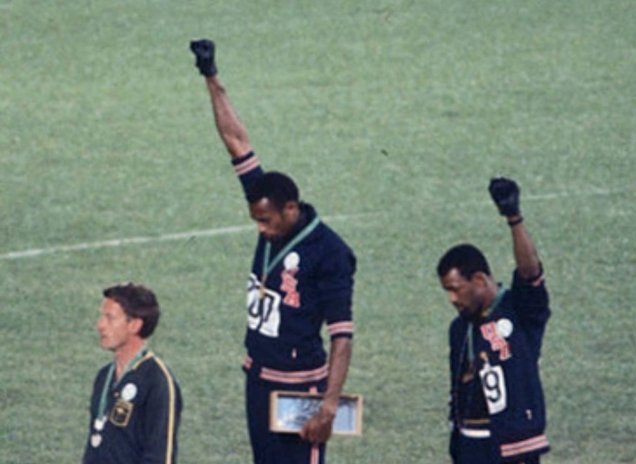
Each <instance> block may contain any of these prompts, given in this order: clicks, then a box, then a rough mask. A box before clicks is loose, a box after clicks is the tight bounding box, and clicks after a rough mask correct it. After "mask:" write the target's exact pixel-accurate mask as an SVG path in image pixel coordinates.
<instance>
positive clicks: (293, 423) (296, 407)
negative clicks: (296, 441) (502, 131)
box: [269, 390, 362, 436]
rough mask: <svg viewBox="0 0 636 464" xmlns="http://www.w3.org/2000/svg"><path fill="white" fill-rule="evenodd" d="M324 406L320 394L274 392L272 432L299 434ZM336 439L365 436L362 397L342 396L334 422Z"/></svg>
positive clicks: (270, 418)
mask: <svg viewBox="0 0 636 464" xmlns="http://www.w3.org/2000/svg"><path fill="white" fill-rule="evenodd" d="M321 404H322V395H321V394H319V393H306V392H293V391H281V390H276V391H273V392H272V393H271V395H270V399H269V406H270V407H269V429H270V430H271V431H272V432H283V433H299V432H300V430H301V429H302V428H303V425H304V424H305V422H307V420H309V418H310V417H312V416H313V415H314V414H316V412H318V409H320V405H321ZM333 434H334V435H353V436H356V435H362V396H361V395H341V396H340V400H339V401H338V409H337V411H336V417H335V419H334V421H333Z"/></svg>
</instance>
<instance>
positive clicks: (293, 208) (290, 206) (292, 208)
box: [283, 200, 300, 215]
mask: <svg viewBox="0 0 636 464" xmlns="http://www.w3.org/2000/svg"><path fill="white" fill-rule="evenodd" d="M283 210H284V211H285V213H286V214H288V215H293V214H296V213H297V212H298V211H299V210H300V206H299V205H298V202H297V201H292V200H290V201H288V202H287V203H285V206H283Z"/></svg>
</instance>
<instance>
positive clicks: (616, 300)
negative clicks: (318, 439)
mask: <svg viewBox="0 0 636 464" xmlns="http://www.w3.org/2000/svg"><path fill="white" fill-rule="evenodd" d="M635 24H636V5H635V4H634V2H632V1H631V0H615V1H609V0H601V1H599V0H594V1H592V0H572V1H552V0H536V1H532V2H520V1H512V0H491V1H485V0H476V1H469V0H444V1H442V0H422V1H415V0H408V1H407V0H403V1H398V0H394V1H391V0H385V1H378V0H360V1H356V2H353V1H344V2H343V1H334V0H325V1H321V2H313V1H309V0H296V1H282V0H279V1H274V0H265V1H262V2H251V1H245V0H241V1H231V2H230V1H202V0H195V1H188V2H172V1H165V0H163V1H162V0H152V1H151V0H138V1H135V2H123V1H119V0H111V1H104V0H87V1H81V2H69V1H58V2H45V1H41V0H40V1H36V0H24V1H19V0H0V239H1V244H0V343H1V355H0V462H2V463H6V464H25V463H38V464H45V463H71V462H79V461H80V459H81V455H82V452H83V447H84V444H85V440H86V438H87V425H88V413H87V407H88V400H89V396H90V390H91V386H92V381H93V377H94V375H95V373H96V371H97V369H98V368H99V367H100V366H101V365H103V364H105V363H106V362H108V360H109V353H107V352H103V351H101V350H100V348H99V346H98V340H97V336H96V332H95V330H94V324H95V321H96V317H97V312H98V307H99V303H100V300H101V297H100V291H101V289H102V288H104V287H105V286H107V285H110V284H112V283H114V282H119V281H126V280H134V281H137V282H143V283H146V284H148V285H150V286H151V287H152V288H154V289H155V290H156V291H157V293H158V296H159V299H160V301H161V303H162V306H163V308H164V315H163V317H162V321H161V324H160V327H159V329H158V332H157V333H156V335H155V336H154V337H153V342H152V346H153V347H154V349H155V351H157V352H158V353H159V354H160V355H162V357H163V358H164V359H165V360H166V361H167V362H168V364H169V365H170V366H171V367H172V369H173V371H174V372H175V373H176V375H177V377H178V379H179V381H180V383H181V386H182V390H183V395H184V400H185V410H184V413H183V416H182V427H181V433H180V443H179V445H180V462H182V463H186V464H187V463H246V462H249V459H250V450H249V445H248V441H247V436H246V432H245V423H244V418H243V403H242V385H243V375H242V373H241V371H240V369H239V365H240V362H241V360H242V356H243V349H242V337H243V331H244V325H245V316H244V311H243V303H244V288H243V287H244V282H245V279H246V276H247V274H246V273H247V271H248V268H249V263H250V260H251V255H252V250H253V246H254V239H255V231H254V230H248V231H246V232H240V233H236V234H229V235H220V236H215V237H196V236H193V237H191V238H190V239H187V240H174V241H153V242H149V243H140V244H129V245H123V246H120V247H105V248H90V249H87V250H83V251H65V252H58V253H51V254H45V255H40V256H34V257H16V256H15V255H12V254H11V253H14V252H21V251H26V250H31V249H40V248H45V249H48V248H51V247H58V246H64V245H76V244H82V243H94V242H99V241H103V240H115V239H125V238H130V237H140V236H143V237H157V238H158V237H161V236H163V235H165V234H172V233H181V232H189V231H197V230H207V229H214V228H219V227H226V226H234V225H249V218H248V216H247V213H246V208H245V205H244V202H243V198H242V196H241V192H240V188H239V185H238V182H237V181H236V179H235V178H234V175H233V173H232V170H231V168H230V166H229V163H228V157H227V155H226V154H225V153H224V149H223V147H222V145H221V143H220V141H219V140H218V138H217V136H216V133H215V132H214V128H213V123H212V117H211V111H210V106H209V102H208V99H207V94H206V92H205V88H204V85H203V83H202V80H201V78H200V76H198V74H197V71H196V70H195V69H194V67H193V58H192V56H191V55H190V52H189V51H188V42H189V40H190V39H192V38H198V37H203V36H208V37H212V38H214V39H215V41H216V42H217V46H218V60H217V61H218V65H219V68H220V71H221V77H222V79H223V80H224V82H225V84H226V86H227V88H228V92H229V94H230V96H231V98H232V99H233V102H234V104H235V106H236V107H237V109H238V111H239V113H240V114H241V117H242V119H243V121H244V122H245V123H246V125H247V126H248V128H249V131H250V136H251V139H252V143H253V145H254V146H255V147H256V150H257V152H258V154H259V155H260V157H261V159H262V160H263V162H264V164H265V166H266V167H268V168H273V169H278V170H283V171H286V172H288V173H290V174H291V175H292V176H294V177H295V178H296V179H297V181H298V183H299V185H300V187H301V191H302V194H303V197H304V198H305V199H307V200H309V201H311V202H312V203H314V205H315V206H316V207H317V209H318V210H319V212H320V213H321V215H322V216H323V217H326V218H330V217H331V218H333V219H332V220H331V221H329V222H330V223H331V224H332V225H333V226H334V228H336V229H337V230H338V231H339V232H340V233H341V234H342V235H343V236H344V237H345V238H346V239H347V240H348V242H349V243H350V244H351V245H352V247H353V248H354V249H355V250H356V252H357V255H358V258H359V272H358V274H357V284H356V295H355V319H356V324H357V333H356V338H355V354H354V359H353V363H352V368H351V371H350V375H349V379H348V382H347V386H346V390H347V391H350V392H356V393H361V394H363V395H364V397H365V417H364V421H365V423H364V435H363V436H362V437H361V438H342V437H335V438H334V439H333V440H332V441H331V442H330V451H329V457H330V459H329V462H331V463H344V464H348V463H363V462H365V463H446V462H448V458H447V454H446V449H447V426H446V401H447V393H448V375H447V340H446V334H447V327H448V324H449V322H450V320H451V319H452V317H453V314H454V313H453V310H452V308H451V307H450V305H448V303H447V302H446V299H445V295H444V294H443V292H442V291H441V289H440V288H439V285H438V283H437V280H436V277H435V274H434V267H435V265H436V263H437V259H438V258H439V256H440V255H441V254H442V253H443V252H444V251H445V250H446V249H447V248H448V247H449V246H451V245H453V244H455V243H457V242H460V241H471V242H473V243H475V244H477V245H478V246H480V247H481V248H482V249H483V250H484V251H485V252H486V254H487V255H488V257H489V258H490V261H491V265H492V268H493V271H494V273H495V275H496V276H497V277H498V278H499V279H501V280H503V281H508V280H509V276H510V272H511V270H512V266H513V261H512V255H511V249H510V240H509V233H508V231H507V228H506V226H505V224H504V223H503V221H502V219H501V218H500V217H499V216H498V215H497V213H496V210H495V208H494V207H493V206H492V204H491V203H490V200H489V198H488V194H487V190H486V186H487V182H488V179H489V178H490V177H491V176H494V175H507V176H511V177H514V178H515V179H517V180H518V181H519V183H520V184H521V187H522V207H523V210H524V213H525V216H526V223H527V225H528V227H529V229H530V231H531V233H532V235H533V237H534V238H535V240H536V242H537V246H538V248H539V250H540V254H541V257H542V259H543V262H544V266H545V269H546V272H547V277H548V284H549V288H550V290H551V297H552V306H553V310H554V315H553V318H552V320H551V321H550V324H549V328H548V331H547V334H546V337H545V342H544V350H543V353H544V356H543V359H542V370H543V379H544V387H545V390H546V396H547V401H548V408H549V411H548V412H549V428H548V434H549V437H550V439H551V442H552V445H553V451H552V453H551V454H550V455H548V456H547V457H546V458H545V462H547V463H548V464H550V463H552V464H556V463H559V464H564V463H565V464H569V463H572V464H573V463H577V464H578V463H601V462H602V463H610V462H611V463H633V462H636V440H635V439H634V436H635V434H636V425H634V424H635V422H634V417H635V416H636V402H635V401H634V397H635V395H636V388H635V386H634V385H635V384H636V369H635V368H634V361H633V353H634V351H635V349H636V338H635V335H634V334H635V333H636V314H635V311H634V308H633V307H632V305H633V304H634V300H636V292H635V290H634V285H633V276H634V267H635V265H636V258H635V256H636V245H635V243H634V226H635V225H636V220H635V218H634V207H633V204H634V201H635V200H636V190H635V188H634V181H635V179H636V176H635V174H634V173H635V171H636V170H635V169H634V168H635V162H634V161H635V151H636V150H635V148H636V138H635V136H634V134H635V133H636V131H635V129H636V118H635V115H636V111H635V110H634V102H635V101H636V85H635V84H634V76H635V75H636V27H634V26H635Z"/></svg>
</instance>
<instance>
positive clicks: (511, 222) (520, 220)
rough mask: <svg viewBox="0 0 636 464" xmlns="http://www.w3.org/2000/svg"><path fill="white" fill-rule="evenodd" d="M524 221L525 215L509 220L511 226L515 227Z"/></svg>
mask: <svg viewBox="0 0 636 464" xmlns="http://www.w3.org/2000/svg"><path fill="white" fill-rule="evenodd" d="M522 222H523V216H519V217H518V218H517V219H513V220H512V221H508V225H509V226H510V227H514V226H516V225H518V224H521V223H522Z"/></svg>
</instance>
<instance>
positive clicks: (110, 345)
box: [95, 298, 141, 351]
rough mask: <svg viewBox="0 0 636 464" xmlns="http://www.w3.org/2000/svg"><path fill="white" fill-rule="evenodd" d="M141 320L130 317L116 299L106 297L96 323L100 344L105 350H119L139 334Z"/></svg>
mask: <svg viewBox="0 0 636 464" xmlns="http://www.w3.org/2000/svg"><path fill="white" fill-rule="evenodd" d="M140 321H141V320H140V319H133V318H131V317H129V316H128V315H127V314H126V313H125V311H124V309H123V308H122V307H121V305H120V304H119V303H117V302H116V301H115V300H113V299H111V298H104V300H103V301H102V305H101V307H100V314H99V318H98V319H97V324H96V325H95V328H96V329H97V332H98V333H99V342H100V345H101V346H102V348H104V349H105V350H110V351H117V350H119V349H120V348H122V347H124V346H125V345H126V344H127V343H128V342H129V341H130V340H131V339H132V338H133V337H135V336H136V335H137V333H138V332H139V329H140V325H139V323H140Z"/></svg>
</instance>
